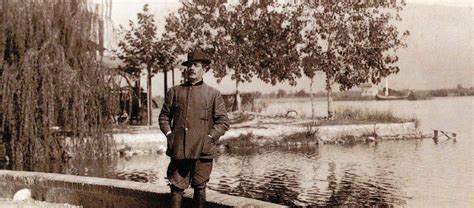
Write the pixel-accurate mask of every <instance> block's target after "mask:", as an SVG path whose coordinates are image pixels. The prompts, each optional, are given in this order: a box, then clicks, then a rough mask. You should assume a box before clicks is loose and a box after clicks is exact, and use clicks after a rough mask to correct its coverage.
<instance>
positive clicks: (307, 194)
mask: <svg viewBox="0 0 474 208" xmlns="http://www.w3.org/2000/svg"><path fill="white" fill-rule="evenodd" d="M473 98H474V97H457V98H439V99H433V100H427V101H404V100H402V101H378V102H377V101H357V102H352V101H351V102H335V106H336V108H342V107H344V106H352V107H357V108H369V109H376V110H384V109H390V110H391V111H392V112H394V113H395V114H397V115H402V116H416V117H417V118H419V120H420V122H421V129H422V130H424V131H425V132H429V131H431V129H433V128H434V129H442V130H448V131H453V132H456V133H458V136H457V142H452V141H451V140H446V139H441V140H440V142H438V143H437V144H435V143H434V142H433V140H431V139H424V140H411V141H386V142H380V143H378V144H373V143H372V144H357V145H352V146H344V145H321V146H319V147H308V148H299V149H281V148H280V149H254V150H248V151H246V152H235V153H225V154H223V155H221V156H220V157H219V158H218V159H217V160H216V162H215V166H214V170H213V174H212V176H211V181H210V182H209V188H210V189H213V190H216V191H219V192H222V193H227V194H231V195H238V196H245V197H252V198H257V199H261V200H265V201H271V202H275V203H280V204H285V205H290V206H328V205H329V206H333V205H342V204H345V205H369V206H370V205H394V206H407V207H469V206H471V205H472V204H473V203H474V199H473V197H474V196H473V192H474V185H473V181H472V178H473V163H472V158H473V151H472V147H473V146H472V139H473V138H474V134H473V131H472V128H473V127H474V123H473V120H472V119H473V117H474V113H473V109H474V105H473V100H474V99H473ZM273 105H285V106H287V105H288V104H285V103H278V102H274V104H273ZM292 105H294V106H300V107H299V108H302V109H307V110H308V112H309V113H310V112H311V110H310V106H311V104H310V103H309V102H307V101H304V102H298V103H296V104H295V103H294V104H292ZM316 106H317V109H318V111H317V112H318V113H320V114H321V115H323V114H324V112H325V111H326V103H325V102H317V104H316ZM268 107H269V108H270V109H279V108H280V109H281V106H268ZM168 162H169V159H168V158H167V157H166V156H164V155H151V156H133V157H131V158H117V159H113V160H111V161H100V162H97V161H85V162H84V161H83V162H81V163H80V164H81V165H78V163H74V162H72V163H69V164H54V165H53V164H52V165H51V167H50V171H51V172H62V173H68V174H76V175H93V176H100V177H109V178H119V179H124V180H133V181H141V182H150V183H156V184H160V185H166V179H165V170H166V166H167V164H168Z"/></svg>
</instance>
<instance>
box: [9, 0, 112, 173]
mask: <svg viewBox="0 0 474 208" xmlns="http://www.w3.org/2000/svg"><path fill="white" fill-rule="evenodd" d="M91 5H92V3H91V2H89V1H87V0H77V1H59V0H51V1H1V3H0V14H1V15H0V72H1V78H2V79H1V89H2V96H1V105H2V107H1V109H2V110H1V111H2V112H1V119H2V128H3V141H5V145H6V153H7V155H8V156H9V158H10V161H11V163H10V164H9V165H10V167H9V168H12V169H17V170H36V171H46V169H45V166H44V164H48V163H49V160H67V159H68V158H69V157H73V156H74V157H77V158H79V157H85V156H87V157H101V156H105V155H109V154H110V151H111V145H112V144H113V143H112V139H111V135H110V134H107V133H106V132H108V129H109V125H108V124H109V123H110V116H111V113H112V112H113V111H114V109H115V108H114V106H115V104H114V99H113V94H112V89H111V87H110V86H109V85H108V84H107V82H106V80H107V78H108V77H111V74H110V73H109V72H110V71H109V70H107V69H105V68H104V67H102V65H101V63H100V60H101V58H102V57H101V55H100V54H102V53H99V52H101V51H103V44H102V43H103V42H102V40H103V27H104V24H105V22H104V19H105V18H106V17H104V16H102V15H99V13H98V11H97V10H92V9H91V8H95V7H92V6H91ZM58 130H60V131H58ZM61 132H69V134H70V135H69V136H70V138H71V140H70V141H73V142H71V143H70V144H68V145H71V146H72V147H70V149H68V148H67V147H66V146H65V145H66V144H65V142H64V141H65V140H64V139H62V138H60V137H58V136H57V135H56V134H57V133H61ZM71 149H72V150H73V151H72V153H73V155H72V154H71ZM86 152H87V154H84V153H86Z"/></svg>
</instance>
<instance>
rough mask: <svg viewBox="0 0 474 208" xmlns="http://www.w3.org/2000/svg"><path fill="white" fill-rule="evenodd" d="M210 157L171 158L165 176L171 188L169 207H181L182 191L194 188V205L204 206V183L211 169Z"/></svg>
mask: <svg viewBox="0 0 474 208" xmlns="http://www.w3.org/2000/svg"><path fill="white" fill-rule="evenodd" d="M212 163H213V161H212V159H194V160H189V159H186V160H177V159H173V158H171V162H170V164H169V166H168V171H167V176H168V180H169V182H170V188H171V207H181V204H182V199H183V191H184V189H186V188H188V187H189V185H191V187H192V188H194V195H193V199H194V206H193V207H204V204H205V202H206V184H207V182H208V181H209V177H210V175H211V171H212Z"/></svg>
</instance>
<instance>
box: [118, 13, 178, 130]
mask: <svg viewBox="0 0 474 208" xmlns="http://www.w3.org/2000/svg"><path fill="white" fill-rule="evenodd" d="M137 18H138V25H137V26H136V25H135V23H134V22H133V21H130V22H129V27H130V29H129V30H125V29H124V28H123V26H120V28H121V29H122V30H125V31H126V32H125V35H124V39H123V40H121V41H120V43H119V47H120V52H119V55H118V57H119V59H121V60H122V61H123V62H124V63H125V67H123V68H122V70H124V71H126V72H127V73H129V74H131V75H133V76H134V77H136V79H137V80H140V77H141V76H140V75H141V72H142V68H143V67H144V68H145V69H146V72H147V125H151V124H152V110H151V109H152V103H151V102H152V99H151V95H152V94H151V93H152V89H151V78H152V77H153V76H154V75H155V74H156V73H158V72H159V71H160V70H161V71H163V72H164V74H165V76H166V71H167V70H169V69H170V67H172V65H173V63H174V62H175V57H174V55H173V53H171V47H170V46H169V44H168V41H167V39H166V38H165V39H163V38H162V39H160V38H159V37H158V34H157V27H156V25H155V20H154V15H152V14H150V11H149V8H148V4H145V5H144V6H143V11H142V13H138V14H137ZM142 66H143V67H142ZM165 80H166V79H165ZM138 83H139V82H138ZM164 84H165V87H164V88H165V92H166V88H167V85H166V84H167V83H166V81H165V82H164ZM137 90H138V93H137V94H138V96H139V97H138V100H139V105H140V104H141V98H140V95H141V92H140V84H138V86H137ZM165 94H166V93H165Z"/></svg>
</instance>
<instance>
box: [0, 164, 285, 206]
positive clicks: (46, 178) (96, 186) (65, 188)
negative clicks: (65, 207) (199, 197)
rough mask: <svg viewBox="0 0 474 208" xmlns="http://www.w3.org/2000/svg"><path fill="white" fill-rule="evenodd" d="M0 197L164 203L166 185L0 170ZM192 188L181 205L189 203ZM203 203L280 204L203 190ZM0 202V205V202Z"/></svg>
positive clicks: (73, 202) (93, 202)
mask: <svg viewBox="0 0 474 208" xmlns="http://www.w3.org/2000/svg"><path fill="white" fill-rule="evenodd" d="M0 187H1V189H0V198H13V195H14V194H15V193H16V192H17V191H18V190H20V189H23V188H28V189H30V190H31V192H32V197H33V199H35V200H39V201H47V202H53V203H68V204H71V205H82V206H84V207H168V205H169V197H168V196H169V195H168V192H169V188H168V187H163V186H158V185H154V184H149V183H139V182H132V181H122V180H113V179H104V178H95V177H84V176H73V175H63V174H53V173H38V172H24V171H8V170H0ZM191 192H192V190H191V189H188V190H187V191H186V193H185V199H184V206H185V207H191V206H192V193H191ZM207 200H208V202H207V204H206V207H283V206H281V205H277V204H272V203H268V202H263V201H259V200H255V199H248V198H243V197H237V196H230V195H225V194H220V193H217V192H215V191H211V190H208V191H207ZM0 206H1V205H0Z"/></svg>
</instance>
